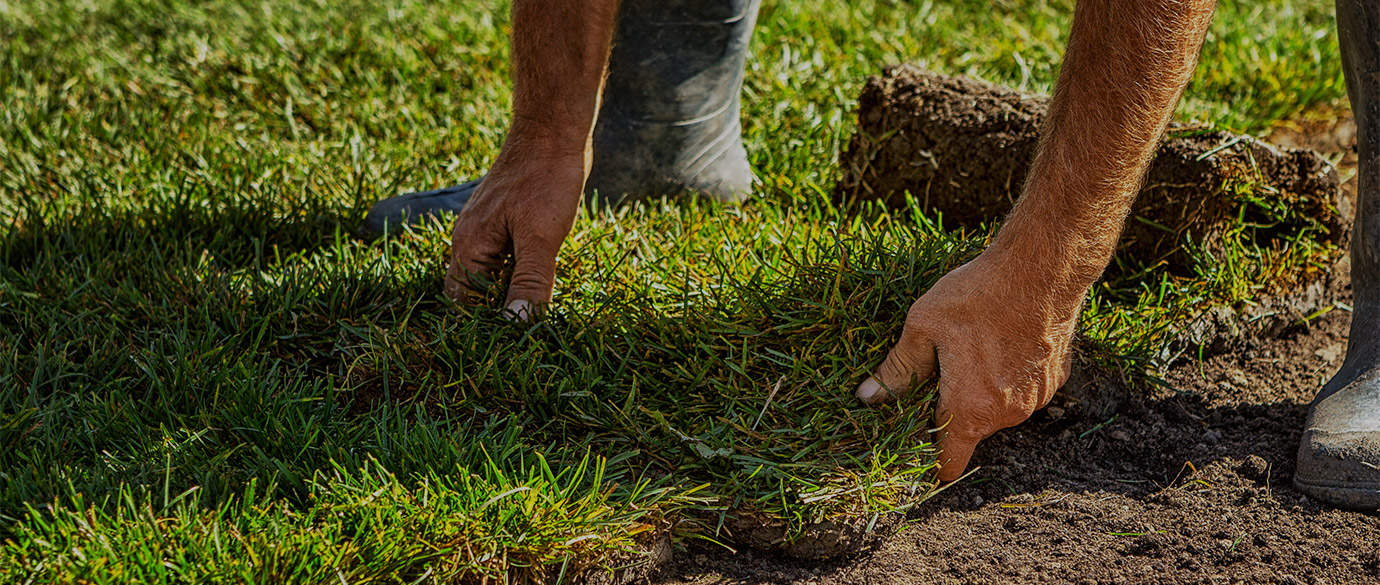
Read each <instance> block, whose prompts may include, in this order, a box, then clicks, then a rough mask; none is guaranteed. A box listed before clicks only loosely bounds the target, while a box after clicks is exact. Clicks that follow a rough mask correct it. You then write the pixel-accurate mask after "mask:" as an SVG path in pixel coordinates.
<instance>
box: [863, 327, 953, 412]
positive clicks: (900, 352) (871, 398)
mask: <svg viewBox="0 0 1380 585" xmlns="http://www.w3.org/2000/svg"><path fill="white" fill-rule="evenodd" d="M936 363H937V358H936V357H935V348H934V343H933V342H931V341H930V340H929V338H928V337H926V336H924V335H922V334H920V333H918V332H915V331H913V330H912V329H911V328H910V327H909V326H907V327H906V329H905V331H903V332H902V333H901V341H900V342H899V343H897V344H896V346H895V347H892V348H891V352H890V353H888V354H887V356H886V360H884V361H883V362H882V365H880V366H878V367H877V371H876V372H873V374H872V377H870V378H868V379H867V380H865V381H863V383H862V384H859V385H858V391H857V394H858V398H859V399H861V400H862V401H863V402H865V403H867V404H879V403H882V402H889V401H891V400H894V399H896V398H898V397H900V396H901V395H902V394H904V393H906V392H907V391H909V390H910V389H911V386H912V385H913V384H914V383H915V382H917V381H920V380H926V379H928V378H929V377H930V376H932V375H934V370H935V365H936Z"/></svg>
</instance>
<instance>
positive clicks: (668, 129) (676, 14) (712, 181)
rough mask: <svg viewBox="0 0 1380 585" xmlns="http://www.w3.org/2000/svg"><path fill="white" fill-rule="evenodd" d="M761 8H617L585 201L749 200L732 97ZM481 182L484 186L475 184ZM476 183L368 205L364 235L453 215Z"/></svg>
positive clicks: (742, 4) (710, 2)
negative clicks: (688, 197) (695, 197)
mask: <svg viewBox="0 0 1380 585" xmlns="http://www.w3.org/2000/svg"><path fill="white" fill-rule="evenodd" d="M760 5H761V0H624V2H623V3H622V7H621V9H620V12H619V18H618V30H617V32H616V34H615V37H614V45H613V50H612V54H611V55H610V56H609V77H608V80H607V81H606V83H605V88H604V101H603V106H602V107H601V109H600V111H599V120H598V123H597V124H596V126H595V130H594V160H593V165H592V167H591V169H590V176H589V181H588V182H587V183H586V193H587V194H588V195H589V196H591V197H592V199H593V202H595V203H599V204H617V203H620V202H623V201H627V200H632V199H642V198H645V197H650V196H660V195H678V194H685V193H697V194H702V195H708V196H711V197H714V198H717V199H721V200H726V201H736V200H738V199H741V198H742V197H745V196H747V195H748V194H749V193H750V191H751V189H752V169H751V168H749V166H748V161H747V153H746V152H745V151H744V150H743V143H742V125H741V120H740V105H739V95H740V94H741V93H742V86H743V68H744V64H745V63H746V60H747V47H748V40H749V38H750V37H751V36H752V29H753V26H754V25H755V24H756V21H757V10H758V7H759V6H760ZM480 180H482V179H480ZM480 180H472V181H468V182H466V183H463V184H460V185H456V186H454V187H448V188H445V189H438V190H435V191H425V192H421V193H408V194H406V195H400V196H398V197H393V198H391V199H385V200H383V201H380V202H378V203H377V204H375V205H374V207H373V208H372V209H370V210H369V214H368V216H367V217H365V220H364V223H365V227H366V228H368V229H369V230H371V231H374V232H383V231H384V229H385V226H386V225H395V226H396V225H401V224H402V223H404V222H407V223H417V222H419V221H421V220H423V219H425V218H427V217H431V216H434V215H437V214H439V213H445V212H449V213H456V212H459V211H460V210H461V209H463V208H464V206H465V202H466V201H467V200H469V197H470V195H471V194H472V193H473V192H474V190H475V188H476V187H478V186H479V183H480Z"/></svg>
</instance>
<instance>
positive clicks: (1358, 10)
mask: <svg viewBox="0 0 1380 585" xmlns="http://www.w3.org/2000/svg"><path fill="white" fill-rule="evenodd" d="M1337 29H1338V34H1339V39H1340V41H1341V49H1342V66H1343V68H1344V69H1345V72H1346V82H1347V93H1348V94H1349V95H1350V97H1351V109H1352V111H1353V113H1354V115H1355V116H1356V137H1357V140H1356V149H1357V154H1358V156H1359V159H1358V164H1359V167H1358V171H1359V174H1358V176H1357V194H1356V197H1357V201H1356V221H1355V227H1354V229H1353V232H1352V243H1351V286H1352V290H1353V291H1354V293H1355V298H1354V300H1353V305H1354V306H1353V311H1352V316H1351V334H1350V337H1349V339H1348V342H1347V350H1346V361H1345V362H1344V363H1343V364H1342V369H1341V371H1339V372H1337V374H1336V375H1335V376H1333V377H1332V380H1330V381H1329V382H1328V383H1327V385H1326V386H1324V387H1323V389H1322V391H1321V392H1320V393H1319V394H1318V397H1317V398H1316V399H1314V400H1313V406H1312V409H1311V410H1310V411H1309V413H1308V423H1307V425H1306V426H1305V427H1304V432H1303V441H1302V442H1301V444H1300V445H1299V457H1298V469H1297V471H1295V473H1294V485H1295V486H1297V487H1298V488H1299V489H1300V490H1302V491H1303V492H1304V493H1306V494H1308V495H1310V496H1313V497H1314V498H1317V499H1319V500H1321V501H1323V502H1327V503H1329V504H1332V505H1334V506H1340V507H1344V508H1355V509H1364V510H1374V509H1377V508H1380V159H1377V157H1380V126H1377V124H1380V3H1376V2H1374V0H1337Z"/></svg>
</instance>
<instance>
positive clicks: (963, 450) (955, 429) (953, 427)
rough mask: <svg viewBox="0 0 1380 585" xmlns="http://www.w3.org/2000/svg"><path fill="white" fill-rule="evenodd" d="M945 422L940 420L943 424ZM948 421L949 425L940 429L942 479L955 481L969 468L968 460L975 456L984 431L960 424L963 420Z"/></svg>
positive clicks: (940, 475) (940, 476) (940, 469)
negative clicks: (976, 430)
mask: <svg viewBox="0 0 1380 585" xmlns="http://www.w3.org/2000/svg"><path fill="white" fill-rule="evenodd" d="M944 422H945V421H944V420H941V421H940V423H941V424H943V423H944ZM947 422H948V426H946V427H945V428H944V429H943V430H941V431H939V480H940V481H953V480H955V479H958V478H960V477H963V471H964V470H966V469H968V461H970V460H971V459H972V458H973V451H975V450H977V445H978V443H979V442H981V441H982V439H983V434H982V433H978V432H973V431H972V430H971V429H968V428H966V427H963V426H960V425H961V424H962V423H961V421H958V420H950V421H947Z"/></svg>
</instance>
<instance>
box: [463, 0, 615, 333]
mask: <svg viewBox="0 0 1380 585" xmlns="http://www.w3.org/2000/svg"><path fill="white" fill-rule="evenodd" d="M617 12H618V0H514V1H513V39H512V45H513V121H512V125H511V126H509V128H508V136H507V139H506V140H504V142H503V148H502V150H500V151H499V154H498V158H497V160H495V161H494V165H493V169H492V170H490V171H489V174H488V176H487V177H485V179H484V182H483V183H482V184H481V185H480V186H479V188H478V189H477V190H475V193H474V196H473V197H472V198H471V199H470V201H469V203H468V204H466V205H465V209H464V210H463V211H461V212H460V215H459V216H458V217H457V218H456V220H455V229H454V230H452V232H451V237H452V240H453V243H452V245H451V251H450V268H449V270H448V271H447V273H446V294H447V295H449V296H450V297H451V298H453V299H456V300H457V301H461V302H465V301H468V300H469V299H470V298H471V297H472V296H473V293H474V292H475V290H476V289H477V288H479V287H478V286H477V285H478V282H477V281H476V280H475V279H474V277H475V276H477V275H481V274H488V275H492V273H493V271H494V270H495V269H496V268H498V267H499V266H500V265H501V264H502V261H503V258H504V256H506V255H508V254H512V258H513V275H512V279H511V280H510V281H509V284H508V299H507V301H506V302H505V306H506V307H507V308H508V310H510V311H512V312H513V313H514V314H515V315H516V316H519V317H522V318H529V317H532V316H535V314H536V312H537V311H538V310H539V309H540V308H541V307H542V306H544V305H545V304H546V303H548V302H550V301H551V290H552V288H553V286H554V284H555V279H556V252H557V251H559V250H560V248H561V244H562V243H563V242H564V241H565V237H566V236H567V235H569V234H570V228H571V227H573V226H574V224H575V214H576V212H577V211H578V210H579V207H580V198H581V196H582V194H583V193H584V190H585V179H586V178H588V176H589V168H590V163H591V161H592V160H593V148H592V143H593V133H594V122H595V117H596V116H597V115H598V113H599V102H600V97H601V95H602V93H603V89H604V76H605V71H606V70H607V68H608V59H609V49H610V45H611V44H612V43H613V30H614V23H615V17H616V15H617Z"/></svg>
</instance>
